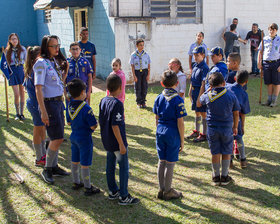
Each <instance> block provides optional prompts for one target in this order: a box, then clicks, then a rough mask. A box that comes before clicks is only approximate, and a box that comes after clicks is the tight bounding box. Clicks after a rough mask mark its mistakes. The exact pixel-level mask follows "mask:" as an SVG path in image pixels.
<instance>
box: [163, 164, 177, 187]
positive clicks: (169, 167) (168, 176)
mask: <svg viewBox="0 0 280 224" xmlns="http://www.w3.org/2000/svg"><path fill="white" fill-rule="evenodd" d="M174 166H175V163H166V171H165V184H164V191H165V192H168V191H170V189H171V184H172V179H173V170H174Z"/></svg>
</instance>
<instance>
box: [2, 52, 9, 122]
mask: <svg viewBox="0 0 280 224" xmlns="http://www.w3.org/2000/svg"><path fill="white" fill-rule="evenodd" d="M2 52H3V54H4V47H2ZM3 76H4V83H5V96H6V115H7V120H6V121H7V122H9V121H10V119H9V101H8V84H7V79H6V76H5V75H3Z"/></svg>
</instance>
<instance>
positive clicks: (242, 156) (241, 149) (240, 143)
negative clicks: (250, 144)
mask: <svg viewBox="0 0 280 224" xmlns="http://www.w3.org/2000/svg"><path fill="white" fill-rule="evenodd" d="M237 147H238V150H239V153H240V159H246V155H245V147H244V142H243V139H242V138H241V139H238V140H237Z"/></svg>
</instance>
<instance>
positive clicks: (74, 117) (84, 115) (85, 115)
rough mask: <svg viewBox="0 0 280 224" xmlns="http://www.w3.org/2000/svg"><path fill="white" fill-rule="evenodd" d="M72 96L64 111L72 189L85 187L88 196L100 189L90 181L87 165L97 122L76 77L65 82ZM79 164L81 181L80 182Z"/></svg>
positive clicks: (80, 82)
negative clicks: (69, 147)
mask: <svg viewBox="0 0 280 224" xmlns="http://www.w3.org/2000/svg"><path fill="white" fill-rule="evenodd" d="M67 87H68V90H69V92H70V94H71V96H72V98H73V99H72V100H71V101H70V103H69V106H68V110H67V112H66V118H67V123H68V124H69V125H71V129H72V133H71V136H70V141H71V151H72V163H71V171H72V178H73V186H72V189H73V190H78V189H79V188H81V187H85V195H86V196H90V195H93V194H96V193H99V192H100V190H99V189H98V188H96V187H94V186H92V185H91V183H90V171H89V166H91V163H92V151H93V142H92V136H91V134H92V132H93V131H94V130H95V129H96V128H97V122H96V119H95V116H94V114H93V111H92V109H91V108H90V106H89V105H88V104H87V103H86V102H85V101H84V99H85V98H86V92H85V89H86V85H85V84H84V82H83V81H82V80H80V79H78V78H75V79H73V80H71V81H70V82H69V83H68V84H67ZM79 164H81V174H82V179H83V183H82V182H80V175H79Z"/></svg>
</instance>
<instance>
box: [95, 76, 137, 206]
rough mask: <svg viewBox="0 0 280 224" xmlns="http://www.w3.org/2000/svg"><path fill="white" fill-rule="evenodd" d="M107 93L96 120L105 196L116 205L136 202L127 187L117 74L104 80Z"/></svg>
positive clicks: (122, 111) (124, 141)
mask: <svg viewBox="0 0 280 224" xmlns="http://www.w3.org/2000/svg"><path fill="white" fill-rule="evenodd" d="M106 85H107V89H108V90H109V96H106V97H104V98H103V99H102V100H101V101H100V104H99V124H100V130H101V139H102V143H103V146H104V148H105V150H106V151H107V162H106V177H107V184H108V188H109V200H115V199H119V205H133V204H137V203H139V199H138V198H134V197H132V196H131V195H130V194H129V193H128V190H127V184H128V176H129V165H128V155H127V146H128V144H127V140H126V133H125V123H124V108H123V103H122V102H121V101H119V100H118V99H117V98H116V97H117V96H118V95H119V94H120V93H121V92H122V87H121V86H122V81H121V78H120V77H119V76H118V75H116V74H111V75H109V76H108V77H107V80H106ZM116 161H117V162H118V163H119V176H120V188H119V187H118V186H117V184H116V181H115V169H116Z"/></svg>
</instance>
